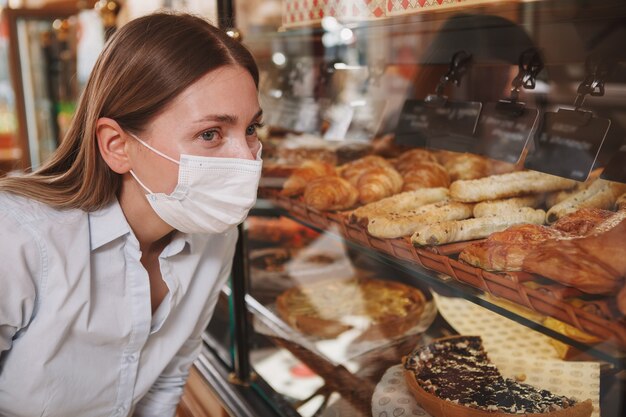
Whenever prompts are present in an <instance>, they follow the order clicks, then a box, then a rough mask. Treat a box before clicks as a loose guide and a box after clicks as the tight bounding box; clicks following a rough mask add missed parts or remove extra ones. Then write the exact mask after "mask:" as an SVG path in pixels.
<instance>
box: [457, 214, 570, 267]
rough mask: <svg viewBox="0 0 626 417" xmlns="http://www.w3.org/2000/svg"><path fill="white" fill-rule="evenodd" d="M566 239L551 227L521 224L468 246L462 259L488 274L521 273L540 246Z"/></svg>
mask: <svg viewBox="0 0 626 417" xmlns="http://www.w3.org/2000/svg"><path fill="white" fill-rule="evenodd" d="M565 236H566V235H565V234H564V233H562V232H560V231H558V230H555V229H553V228H551V227H546V226H541V225H537V224H521V225H517V226H512V227H509V228H508V229H506V230H503V231H501V232H495V233H493V234H492V235H490V236H489V237H488V238H487V239H485V240H484V241H480V242H475V243H472V244H471V245H468V246H466V247H465V248H464V249H463V251H461V253H460V254H459V259H460V260H462V261H463V262H466V263H468V264H470V265H473V266H476V267H478V268H482V269H485V270H487V271H520V270H521V269H522V263H523V262H524V258H526V255H528V254H529V253H531V252H532V251H533V250H534V249H535V248H536V247H537V245H538V244H539V243H541V242H544V241H546V240H548V239H556V238H559V237H565Z"/></svg>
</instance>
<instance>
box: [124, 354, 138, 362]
mask: <svg viewBox="0 0 626 417" xmlns="http://www.w3.org/2000/svg"><path fill="white" fill-rule="evenodd" d="M138 357H139V355H137V354H136V353H130V354H128V355H127V356H126V363H133V362H136V361H137V358H138Z"/></svg>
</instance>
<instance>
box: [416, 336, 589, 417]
mask: <svg viewBox="0 0 626 417" xmlns="http://www.w3.org/2000/svg"><path fill="white" fill-rule="evenodd" d="M404 368H405V376H406V380H407V382H408V384H409V387H410V390H411V391H412V393H413V394H414V396H415V398H416V399H417V402H418V403H419V404H420V405H421V406H422V407H423V408H424V409H425V410H426V411H428V412H429V413H430V414H431V415H432V416H434V417H443V416H449V417H453V416H454V417H457V416H486V415H489V416H491V417H494V416H505V415H513V414H514V415H517V416H521V415H528V416H533V415H543V416H554V417H557V416H558V417H561V416H563V417H564V416H575V417H583V416H590V415H591V412H592V411H593V406H592V405H591V400H586V401H584V402H578V401H576V400H574V399H572V398H567V397H564V396H560V395H555V394H552V393H551V392H549V391H547V390H541V389H537V388H534V387H532V386H530V385H528V384H522V383H519V382H517V381H514V380H512V379H508V378H504V377H503V376H502V375H501V374H500V372H499V371H498V368H497V367H496V366H495V365H494V364H493V363H491V361H490V360H489V357H488V356H487V352H485V349H484V348H483V345H482V340H481V339H480V337H478V336H453V337H448V338H443V339H438V340H436V341H434V342H433V343H431V344H430V345H427V346H422V347H419V348H417V349H416V350H414V351H413V352H412V353H411V354H410V355H409V356H407V357H405V358H404Z"/></svg>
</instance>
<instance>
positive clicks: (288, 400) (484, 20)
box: [198, 0, 626, 417]
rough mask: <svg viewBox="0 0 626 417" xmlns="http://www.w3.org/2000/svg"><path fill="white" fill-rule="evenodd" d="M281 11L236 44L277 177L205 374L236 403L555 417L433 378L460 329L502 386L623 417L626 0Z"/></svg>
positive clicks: (268, 162)
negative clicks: (441, 352) (255, 72)
mask: <svg viewBox="0 0 626 417" xmlns="http://www.w3.org/2000/svg"><path fill="white" fill-rule="evenodd" d="M282 7H283V9H282V25H281V26H280V27H279V28H277V29H276V30H273V29H271V28H269V27H268V26H267V25H261V26H259V28H248V29H247V30H244V31H243V33H244V36H243V42H244V44H246V46H247V47H248V48H249V49H250V50H251V51H252V52H253V54H254V56H255V58H256V59H257V62H258V64H259V67H260V70H261V81H260V87H259V89H260V98H261V103H262V107H263V110H264V121H265V125H266V127H265V128H263V129H262V131H260V132H259V134H260V135H261V136H262V139H263V141H264V156H263V159H264V177H263V179H262V181H261V186H260V190H259V201H258V205H257V208H256V209H255V210H254V211H253V213H251V216H250V217H249V218H248V220H247V221H246V223H245V224H244V226H243V227H242V228H241V230H240V232H241V239H240V243H239V248H238V252H237V257H236V259H235V267H234V272H233V279H232V285H231V286H230V287H229V288H227V289H225V290H224V292H223V298H222V301H221V304H220V305H221V308H220V310H219V311H220V312H221V314H220V313H218V312H216V314H215V318H214V321H213V323H212V324H211V325H210V327H209V329H208V330H207V332H206V334H205V338H206V339H205V341H206V346H205V350H204V352H203V355H202V357H201V358H200V360H199V362H198V364H199V366H200V367H201V368H203V367H204V371H205V376H206V377H207V378H208V379H209V380H210V381H211V384H212V385H213V386H214V387H217V388H216V390H217V391H219V392H220V393H221V395H222V396H223V398H226V400H225V402H228V401H231V403H232V404H238V405H237V407H240V408H238V409H237V410H238V411H236V412H235V411H233V413H234V414H236V415H248V414H249V415H288V416H331V415H332V416H334V415H337V416H339V415H341V416H352V415H354V416H369V415H374V416H376V417H378V416H391V415H397V416H400V415H434V416H436V417H438V416H439V415H461V414H455V411H444V410H446V409H447V407H449V406H450V405H449V403H454V398H456V403H455V406H459V407H465V409H469V410H470V411H471V412H472V413H474V412H479V411H480V412H491V411H494V410H498V411H506V412H509V413H512V414H515V413H517V414H525V413H529V412H531V413H537V414H541V413H542V412H546V410H547V409H544V410H543V411H542V410H539V409H536V408H533V407H534V406H536V405H537V404H539V403H541V400H540V398H541V397H536V398H535V397H533V398H535V399H534V400H532V401H530V403H531V404H526V405H525V407H526V408H523V407H521V406H519V404H518V403H516V404H518V405H517V408H516V409H512V408H510V407H509V408H506V406H505V405H502V404H501V403H503V402H506V401H505V400H504V399H503V397H501V396H498V395H496V396H495V397H494V399H493V401H492V402H491V403H489V404H486V403H485V404H483V403H481V400H477V402H476V403H473V404H472V403H471V402H468V401H466V397H463V396H462V395H461V396H460V397H454V395H456V394H457V393H452V394H450V391H446V392H448V394H449V396H448V399H446V398H444V397H445V396H444V395H443V394H442V395H440V394H438V393H440V392H442V390H446V389H448V388H446V387H443V388H442V386H441V385H440V384H442V383H443V382H444V381H443V380H438V382H437V383H432V381H430V380H429V381H425V380H424V379H420V378H421V377H420V374H419V373H418V370H416V369H417V368H419V367H420V366H422V365H423V366H425V367H427V368H430V367H431V365H432V363H431V362H429V361H430V360H431V358H430V357H429V358H426V359H424V358H423V357H421V356H419V353H420V352H421V353H422V354H423V353H424V352H430V353H432V355H435V357H436V354H435V353H436V352H438V349H440V347H441V346H444V344H443V343H444V342H441V341H438V340H439V339H440V338H446V337H447V338H449V337H452V336H455V335H461V336H480V338H481V339H482V343H483V347H484V349H485V350H486V352H487V354H488V356H489V359H490V361H491V362H492V363H493V364H495V366H496V367H497V369H498V372H499V373H500V374H501V377H504V378H508V379H507V381H509V382H507V384H510V385H508V387H509V388H507V390H508V391H506V392H507V394H506V395H514V396H515V395H516V394H512V393H513V392H516V391H515V389H514V388H512V387H517V386H524V387H526V386H527V385H523V384H528V385H530V386H533V387H535V388H536V389H537V390H548V391H550V392H553V393H554V394H558V395H563V396H566V397H568V398H575V399H576V400H577V403H576V404H579V405H580V404H581V403H586V404H592V406H593V411H591V408H588V409H586V411H584V412H583V415H594V416H603V417H604V416H621V415H623V414H624V398H626V396H625V395H624V394H625V391H626V380H625V378H626V373H625V372H624V364H625V357H626V319H625V314H626V289H625V282H624V279H625V276H626V264H624V259H626V252H624V251H625V249H624V248H626V211H625V210H626V194H625V193H626V176H625V175H624V174H625V173H626V163H625V160H624V156H625V154H626V135H625V132H626V88H625V82H626V52H625V50H624V48H623V42H624V39H626V36H625V35H626V26H625V25H624V23H625V22H626V6H625V5H624V3H623V2H621V1H602V2H585V1H562V0H545V1H472V0H467V1H454V2H453V1H449V2H448V1H445V0H444V1H384V2H383V1H328V2H326V1H324V2H321V1H320V2H317V1H297V0H295V1H289V0H287V1H283V4H282ZM225 317H228V320H227V321H225ZM444 340H451V339H444ZM452 340H457V339H452ZM433 341H435V342H433ZM431 344H432V345H431ZM423 346H430V348H428V349H429V350H426V351H424V350H422V351H419V350H418V351H416V349H419V347H423ZM438 346H439V347H438ZM457 348H458V349H461V348H459V347H458V346H457ZM442 349H443V348H442ZM463 349H464V348H463ZM416 352H417V353H416ZM433 352H435V353H433ZM430 353H429V354H430ZM416 355H417V356H416ZM426 356H428V355H426ZM442 357H443V356H442ZM403 358H404V359H403ZM416 358H417V359H416ZM437 360H438V359H437ZM442 360H443V359H442ZM403 361H404V362H403ZM416 361H417V362H418V363H420V364H422V365H419V366H417V368H415V367H413V368H412V367H411V364H412V363H415V362H416ZM420 361H421V362H420ZM438 363H439V362H438ZM446 363H448V362H446ZM218 365H219V366H218ZM457 365H458V364H457ZM433 366H434V365H433ZM446 366H447V365H446ZM220 367H221V368H220ZM218 368H220V369H222V371H223V372H222V374H221V375H222V376H224V375H226V376H225V377H224V378H226V380H227V381H228V382H227V383H224V378H222V379H220V376H219V375H220V372H218V371H217V369H218ZM461 368H463V367H461ZM461 368H459V369H458V373H454V372H452V373H451V374H450V375H452V376H451V379H452V380H453V381H454V380H456V379H461V378H462V377H463V376H464V375H465V374H464V372H465V371H464V370H463V369H464V368H463V369H461ZM211 369H212V370H213V371H210V370H211ZM420 369H421V368H420ZM476 369H478V368H476ZM489 369H493V368H489ZM224 370H225V371H224ZM230 372H232V373H231V374H229V373H230ZM475 372H477V373H480V372H481V371H479V370H475ZM413 375H415V376H413ZM480 375H481V378H482V375H483V374H480ZM474 376H476V375H474ZM411 378H414V380H412V379H411ZM481 380H482V379H481ZM220 381H221V382H220ZM411 381H417V382H416V383H415V384H412V383H411ZM483 381H484V380H483ZM429 384H430V385H429ZM433 385H436V386H437V388H433ZM453 385H454V384H453ZM485 386H490V384H485ZM428 387H430V388H429V389H430V391H428V392H427V394H426V397H427V398H431V397H432V398H434V400H433V401H434V403H435V404H439V405H437V406H435V407H434V408H433V406H432V405H429V402H428V401H427V400H424V398H426V397H425V396H424V395H423V394H420V393H421V391H420V389H421V390H422V391H424V390H426V388H428ZM457 388H458V386H457ZM474 388H476V387H474ZM459 389H461V388H459ZM528 389H530V388H528ZM450 390H452V388H450ZM452 391H453V390H452ZM476 391H479V394H477V395H479V397H480V398H483V397H481V396H484V395H486V394H485V393H484V392H483V391H481V390H480V389H478V388H476ZM234 392H236V393H235V394H233V393H234ZM502 395H504V394H502ZM537 395H539V394H537ZM428 396H430V397H428ZM450 398H453V400H450ZM483 399H484V398H483ZM586 400H589V402H585V401H586ZM255 401H260V402H258V403H256V402H255ZM253 403H254V404H255V405H254V406H251V404H253ZM441 404H444V405H441ZM572 404H573V403H568V404H567V405H563V404H559V406H558V407H561V408H563V407H564V408H569V407H571V406H572ZM233 407H234V406H233ZM494 407H495V408H494ZM227 408H228V407H227ZM244 408H245V410H243V409H244ZM465 409H461V410H465ZM437 410H439V411H437ZM452 410H454V409H452ZM552 410H553V411H554V410H555V408H553V409H552ZM576 410H577V411H576V412H578V410H580V408H577V409H576ZM231 411H232V409H231ZM456 412H460V411H459V410H458V409H457V410H456ZM237 413H240V414H237ZM438 413H443V414H438ZM445 413H448V414H445ZM564 415H565V414H564Z"/></svg>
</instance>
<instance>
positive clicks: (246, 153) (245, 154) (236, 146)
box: [229, 136, 258, 161]
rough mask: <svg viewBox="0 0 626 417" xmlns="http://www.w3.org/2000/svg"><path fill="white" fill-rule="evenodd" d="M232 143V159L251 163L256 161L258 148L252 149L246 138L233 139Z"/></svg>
mask: <svg viewBox="0 0 626 417" xmlns="http://www.w3.org/2000/svg"><path fill="white" fill-rule="evenodd" d="M230 142H231V144H232V148H231V150H230V152H229V153H230V155H229V156H230V157H231V158H238V159H247V160H249V161H254V160H255V159H256V153H257V151H258V147H254V149H252V148H250V145H249V144H248V141H247V140H246V138H245V136H244V137H243V138H233V140H231V141H230Z"/></svg>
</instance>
